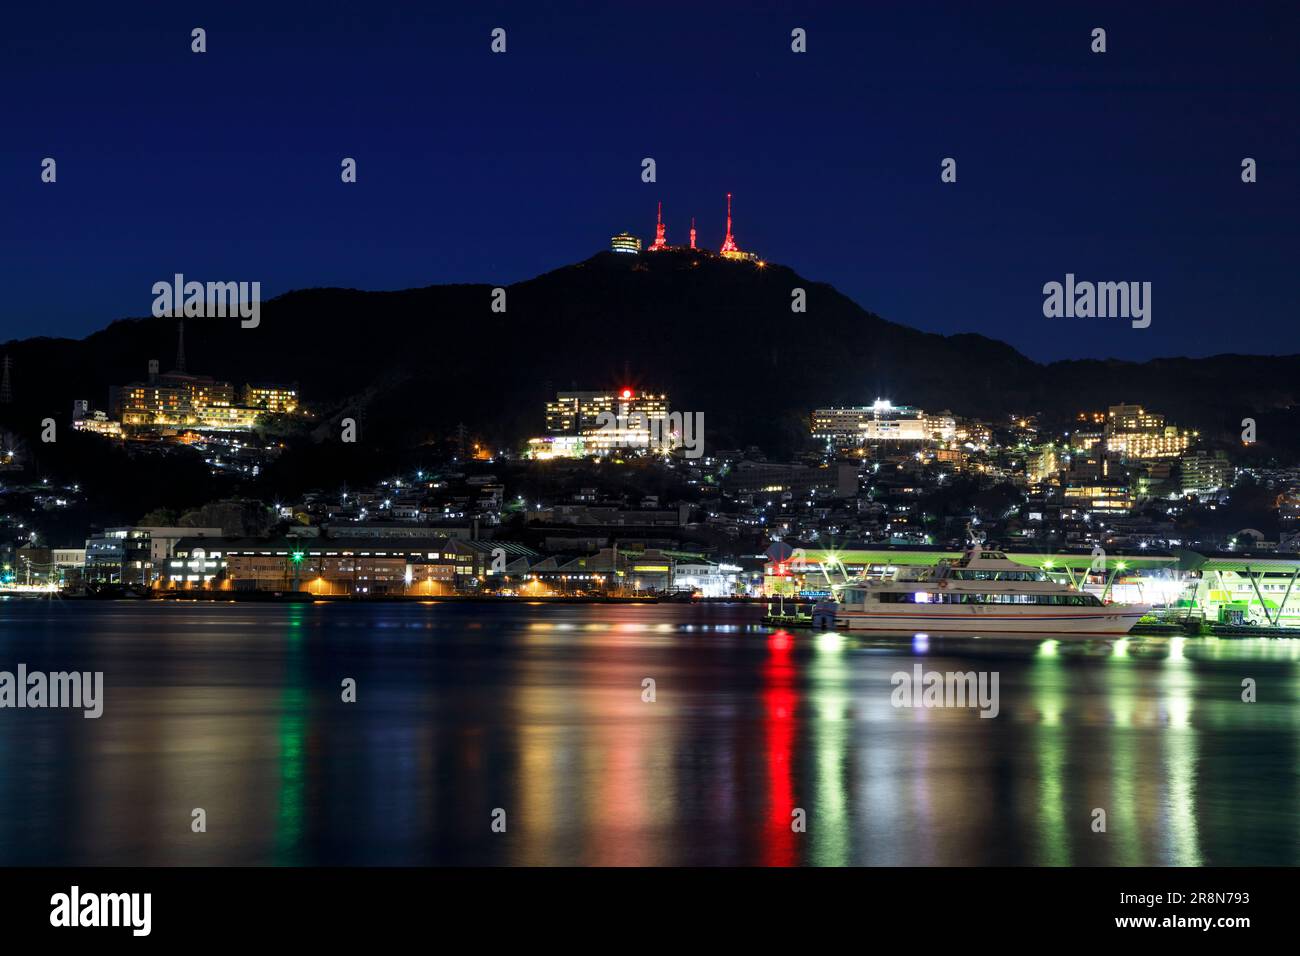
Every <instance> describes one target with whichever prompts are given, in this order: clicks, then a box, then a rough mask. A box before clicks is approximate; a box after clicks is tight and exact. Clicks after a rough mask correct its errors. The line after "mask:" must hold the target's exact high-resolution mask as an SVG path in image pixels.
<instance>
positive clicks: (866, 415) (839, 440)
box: [812, 399, 957, 448]
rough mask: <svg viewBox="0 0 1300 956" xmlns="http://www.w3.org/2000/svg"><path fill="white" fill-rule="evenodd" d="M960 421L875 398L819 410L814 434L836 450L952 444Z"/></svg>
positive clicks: (813, 414)
mask: <svg viewBox="0 0 1300 956" xmlns="http://www.w3.org/2000/svg"><path fill="white" fill-rule="evenodd" d="M956 434H957V420H956V419H955V418H954V417H953V416H952V415H951V414H949V413H947V412H941V413H940V414H938V415H930V414H928V413H926V412H924V411H922V410H921V409H919V408H914V407H912V406H911V405H894V404H893V403H892V402H890V401H888V400H887V399H876V401H875V402H874V403H873V404H871V405H856V406H848V407H832V408H818V409H816V410H814V411H813V413H812V435H813V438H816V439H818V440H820V441H825V442H829V443H830V444H832V445H835V446H837V447H847V448H857V447H861V446H863V445H874V444H878V443H880V442H891V441H896V442H929V441H952V440H953V439H954V438H955V437H956Z"/></svg>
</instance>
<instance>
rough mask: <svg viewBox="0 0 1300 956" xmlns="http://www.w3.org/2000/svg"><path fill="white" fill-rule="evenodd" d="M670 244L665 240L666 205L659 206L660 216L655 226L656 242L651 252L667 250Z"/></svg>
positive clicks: (651, 247)
mask: <svg viewBox="0 0 1300 956" xmlns="http://www.w3.org/2000/svg"><path fill="white" fill-rule="evenodd" d="M667 248H668V242H667V240H665V239H664V204H663V203H660V204H659V215H658V217H657V220H656V225H655V241H654V243H652V244H651V246H650V249H649V251H650V252H658V251H659V250H660V249H667Z"/></svg>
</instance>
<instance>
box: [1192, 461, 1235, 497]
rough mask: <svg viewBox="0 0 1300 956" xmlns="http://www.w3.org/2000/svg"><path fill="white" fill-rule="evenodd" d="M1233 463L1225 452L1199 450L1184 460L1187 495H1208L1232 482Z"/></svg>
mask: <svg viewBox="0 0 1300 956" xmlns="http://www.w3.org/2000/svg"><path fill="white" fill-rule="evenodd" d="M1232 470H1233V469H1232V463H1231V462H1229V461H1228V456H1227V454H1226V453H1225V452H1222V451H1217V452H1214V453H1212V454H1211V453H1210V452H1207V451H1197V452H1194V453H1193V454H1190V455H1187V456H1185V457H1184V458H1183V460H1182V471H1183V480H1182V489H1183V494H1185V495H1208V494H1210V493H1212V492H1215V491H1218V490H1219V489H1220V488H1224V487H1227V486H1228V485H1230V484H1232V482H1231V480H1230V479H1231V476H1232Z"/></svg>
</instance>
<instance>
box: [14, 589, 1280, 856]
mask: <svg viewBox="0 0 1300 956" xmlns="http://www.w3.org/2000/svg"><path fill="white" fill-rule="evenodd" d="M19 662H23V663H26V664H27V665H28V667H29V669H32V670H36V669H40V670H47V671H52V670H68V669H77V670H102V671H104V672H105V682H106V685H107V690H106V701H105V713H104V716H103V718H101V719H100V720H84V719H82V717H81V716H80V713H79V712H62V711H48V710H44V711H42V710H9V709H5V710H0V768H2V769H0V863H3V864H42V863H69V864H285V865H310V864H343V863H357V864H440V863H447V864H527V865H546V864H596V865H659V864H752V865H774V866H787V865H805V864H806V865H819V866H838V865H864V864H868V865H871V864H885V865H900V864H922V865H942V864H957V865H978V864H1049V865H1059V866H1073V865H1098V864H1118V865H1142V864H1155V865H1198V864H1218V865H1246V864H1296V863H1298V862H1300V786H1297V784H1298V783H1300V736H1298V735H1300V702H1298V701H1300V694H1298V693H1297V690H1298V689H1300V673H1298V671H1300V641H1277V640H1215V639H1191V638H1181V637H1179V638H1150V637H1130V638H1126V639H1120V640H1113V639H1112V640H1098V639H1088V640H1070V639H1060V640H1045V639H1036V638H1026V637H1007V638H999V637H996V636H985V637H984V638H983V639H980V640H972V639H970V638H960V637H945V636H943V635H940V634H934V633H930V634H926V635H910V634H908V635H898V636H896V637H881V636H879V635H873V636H871V637H870V638H863V637H859V636H857V635H851V634H815V633H812V632H808V631H792V632H784V631H775V632H774V631H773V630H772V629H771V628H768V627H764V626H763V625H762V624H761V623H760V622H759V621H758V620H757V611H755V610H754V609H752V608H748V607H739V606H706V607H692V606H685V605H659V606H617V605H614V606H608V605H607V606H589V607H584V606H574V605H566V606H532V605H509V606H499V605H486V604H448V603H441V604H423V603H422V604H411V605H398V604H376V605H360V606H347V605H333V604H318V605H243V604H229V605H219V606H210V605H202V604H192V605H191V604H185V605H165V604H160V603H154V602H144V603H142V602H119V603H102V604H101V603H92V602H65V603H62V604H60V603H57V602H56V603H53V604H48V603H40V602H5V603H4V604H3V605H2V606H0V670H12V669H13V668H14V667H15V666H16V665H17V663H19ZM918 662H919V663H921V664H922V665H923V667H924V669H925V670H927V671H931V670H933V671H939V672H948V671H971V670H975V671H996V672H997V673H998V674H999V677H1000V683H999V686H1000V712H999V716H998V717H997V718H996V719H982V718H980V717H979V716H978V713H977V711H975V710H972V709H962V708H942V709H924V708H916V709H900V708H895V707H894V706H893V705H892V703H891V689H892V685H891V680H890V678H891V675H892V674H894V673H895V672H898V671H904V672H911V670H912V668H913V665H915V664H917V663H918ZM347 677H351V678H354V679H355V680H356V681H357V686H358V700H357V702H356V703H355V704H346V703H343V702H342V701H341V699H340V684H341V681H342V680H343V679H344V678H347ZM645 678H651V679H653V680H654V682H655V691H656V694H655V700H654V702H653V703H647V702H645V701H643V699H642V693H643V684H642V682H643V680H644V679H645ZM1246 678H1250V679H1253V680H1254V681H1256V682H1257V685H1258V695H1259V699H1258V702H1256V703H1251V704H1247V703H1243V702H1242V700H1241V687H1242V681H1243V680H1244V679H1246ZM195 807H202V808H204V809H205V810H206V812H207V820H208V832H207V833H203V834H195V833H192V832H191V830H190V821H191V810H192V809H193V808H195ZM497 808H500V809H503V810H504V811H505V812H506V819H507V831H506V832H505V833H493V832H492V831H491V828H490V823H491V819H492V813H493V811H494V810H495V809H497ZM1098 809H1100V810H1104V811H1105V814H1106V831H1105V832H1104V833H1102V832H1094V830H1093V821H1094V811H1095V810H1098ZM798 819H803V820H805V821H806V831H804V832H796V829H794V828H792V826H791V824H792V822H795V821H797V820H798Z"/></svg>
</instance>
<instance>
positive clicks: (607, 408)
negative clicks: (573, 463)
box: [528, 388, 668, 458]
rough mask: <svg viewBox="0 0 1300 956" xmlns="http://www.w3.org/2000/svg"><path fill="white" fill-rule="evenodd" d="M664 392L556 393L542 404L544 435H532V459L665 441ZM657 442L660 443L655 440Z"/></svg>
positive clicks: (650, 446)
mask: <svg viewBox="0 0 1300 956" xmlns="http://www.w3.org/2000/svg"><path fill="white" fill-rule="evenodd" d="M667 418H668V396H667V395H664V394H662V393H654V392H637V391H635V390H634V389H631V388H622V389H618V390H610V391H581V392H558V393H556V396H555V400H554V401H552V402H547V403H546V434H545V436H544V437H541V438H534V439H531V440H530V441H529V443H528V451H529V456H530V457H533V458H582V457H586V456H588V455H605V454H609V453H610V452H612V451H614V450H616V449H623V448H627V449H651V450H656V451H657V450H660V449H659V448H655V447H654V442H653V439H654V437H655V436H662V437H663V438H665V439H666V437H667V435H666V429H665V428H664V424H665V421H666V420H667ZM660 444H662V442H660Z"/></svg>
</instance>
